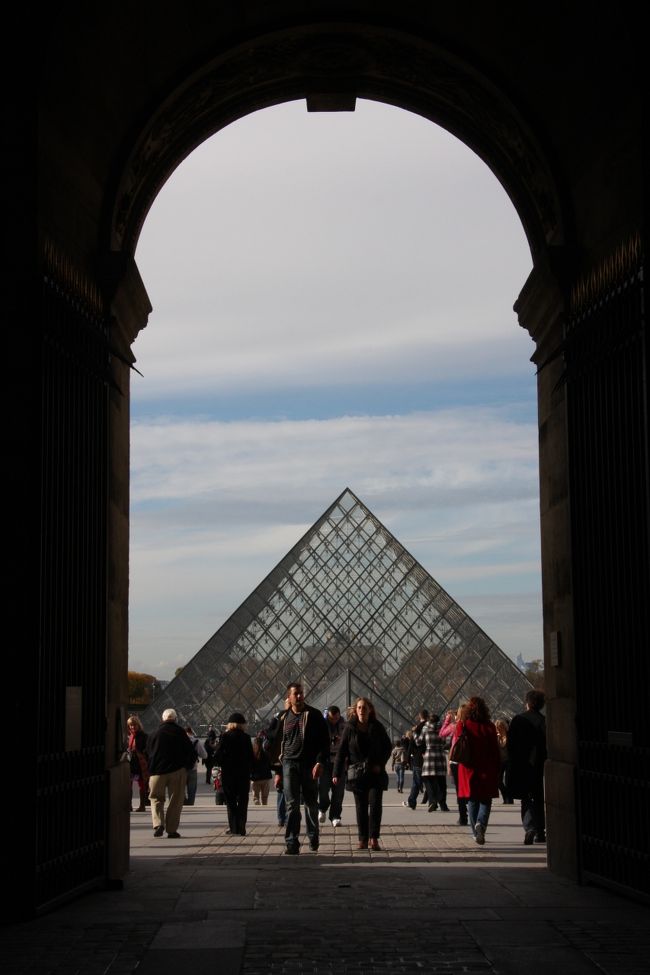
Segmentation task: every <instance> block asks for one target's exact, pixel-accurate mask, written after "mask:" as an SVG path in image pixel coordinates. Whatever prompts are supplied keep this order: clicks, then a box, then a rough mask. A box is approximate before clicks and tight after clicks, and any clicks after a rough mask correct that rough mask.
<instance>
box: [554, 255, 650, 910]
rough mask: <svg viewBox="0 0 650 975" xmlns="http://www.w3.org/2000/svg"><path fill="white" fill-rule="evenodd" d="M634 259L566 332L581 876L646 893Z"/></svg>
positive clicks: (641, 463) (641, 435)
mask: <svg viewBox="0 0 650 975" xmlns="http://www.w3.org/2000/svg"><path fill="white" fill-rule="evenodd" d="M643 285H644V282H643V264H642V262H641V260H640V259H638V258H637V260H636V262H635V263H634V266H632V267H628V268H627V271H626V273H623V274H621V273H619V274H618V275H614V276H613V279H612V276H611V275H610V280H609V282H608V284H607V286H606V287H600V288H597V289H592V293H591V294H590V295H589V300H587V301H583V302H582V304H581V307H580V308H579V309H577V310H576V312H575V313H574V315H573V317H572V319H571V321H570V323H569V325H568V327H567V334H566V359H567V382H568V395H567V404H568V439H569V469H570V477H571V520H572V546H573V559H572V562H573V593H574V613H575V633H576V678H577V721H578V756H579V757H578V803H579V809H578V831H579V846H580V856H581V869H582V871H583V875H584V876H585V877H586V878H592V879H598V880H600V881H602V882H605V883H609V884H613V885H616V886H618V887H621V888H626V889H628V890H630V891H635V892H637V893H643V894H650V846H649V841H648V828H647V816H646V815H645V810H646V809H647V808H648V801H649V800H650V774H649V773H650V737H649V736H650V726H649V724H648V720H647V715H646V708H645V698H646V696H647V689H648V687H649V686H650V655H649V654H648V637H649V634H650V614H649V604H650V570H649V544H648V533H649V526H650V518H649V514H648V504H649V501H648V488H649V483H648V411H647V405H648V404H647V385H646V384H647V354H648V350H647V344H646V332H645V318H644V304H643V298H644V286H643Z"/></svg>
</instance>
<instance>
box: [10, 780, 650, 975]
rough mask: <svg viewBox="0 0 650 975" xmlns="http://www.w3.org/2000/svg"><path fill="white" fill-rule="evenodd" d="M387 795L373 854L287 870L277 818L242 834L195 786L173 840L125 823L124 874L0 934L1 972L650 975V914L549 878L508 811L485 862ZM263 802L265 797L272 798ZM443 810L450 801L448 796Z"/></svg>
mask: <svg viewBox="0 0 650 975" xmlns="http://www.w3.org/2000/svg"><path fill="white" fill-rule="evenodd" d="M402 798H403V797H402V796H401V795H398V794H397V793H396V792H395V790H394V789H391V790H390V791H389V792H388V793H386V796H385V808H384V825H383V828H382V839H381V843H382V847H383V849H382V850H381V852H378V853H373V852H370V851H358V850H357V849H356V830H355V829H354V810H353V806H352V804H351V802H350V799H349V797H347V798H346V805H345V808H344V820H343V821H344V825H343V826H342V827H341V828H340V829H336V830H335V829H333V828H332V827H331V826H330V824H329V823H328V824H326V825H325V826H324V827H322V834H321V846H320V850H319V851H318V853H311V852H310V851H309V849H308V847H307V845H306V844H305V846H304V847H303V851H302V852H301V855H300V856H299V857H287V856H284V843H283V831H282V830H280V829H278V827H277V824H276V816H275V807H274V803H273V805H272V806H271V805H269V806H267V807H257V806H254V805H251V807H250V812H249V824H248V835H247V836H246V837H230V836H226V835H225V828H226V814H225V809H224V808H223V807H220V806H215V804H214V801H213V797H212V794H211V793H210V792H209V791H208V787H207V786H205V785H203V784H202V785H201V786H200V790H199V796H198V799H197V804H196V805H195V806H193V807H185V809H184V810H183V816H182V819H181V825H180V832H181V834H182V838H181V839H180V840H168V839H167V837H163V838H161V839H155V838H154V837H153V832H152V829H151V822H150V817H149V815H148V813H133V815H132V817H131V818H132V831H131V832H132V835H131V857H132V859H131V863H132V869H131V873H130V874H129V876H128V877H127V878H126V881H125V887H124V890H123V891H120V892H112V891H111V892H109V891H95V892H92V893H89V894H87V895H85V896H83V897H80V898H78V899H77V900H75V901H73V902H71V903H69V904H67V905H64V906H63V907H61V908H59V910H57V911H55V912H53V913H51V914H48V915H46V916H44V917H42V918H39V919H37V920H34V921H29V922H25V923H23V924H16V925H7V926H4V927H3V928H2V929H0V951H1V952H2V954H1V956H0V957H1V958H2V971H3V973H6V975H13V973H28V972H34V973H43V975H45V973H53V975H54V973H57V975H73V973H74V975H85V973H88V975H104V973H106V975H122V973H124V975H126V973H130V972H135V971H137V972H138V975H154V973H155V975H167V973H168V972H170V973H171V972H174V973H178V972H181V973H183V975H185V973H187V975H204V973H206V975H207V973H211V975H267V973H269V975H276V973H277V975H285V973H289V972H291V973H298V975H302V973H323V975H328V973H331V975H348V973H356V975H366V973H367V975H370V973H373V975H374V973H376V975H383V973H388V972H393V973H400V972H407V971H408V972H410V973H412V972H414V971H421V972H431V973H443V972H444V973H447V972H449V973H451V972H454V973H459V972H467V973H476V975H482V973H486V975H493V973H494V975H497V973H502V975H511V973H512V975H514V973H517V975H519V973H521V972H525V973H526V975H538V973H542V972H544V973H547V972H549V971H552V970H555V972H557V973H558V975H564V973H568V975H574V973H575V975H583V973H585V975H586V973H592V975H596V973H601V975H602V973H605V975H619V973H620V975H623V973H624V975H641V973H643V975H647V973H648V971H650V908H648V907H647V906H644V905H641V904H638V903H636V902H634V901H629V900H625V899H623V898H620V897H617V896H616V895H614V894H612V893H610V892H608V891H605V890H601V889H599V888H595V887H578V886H576V885H574V884H571V883H569V882H568V881H563V880H561V879H558V878H557V877H554V876H553V875H551V874H550V873H549V872H548V871H547V870H546V866H545V848H544V846H530V847H525V846H524V845H523V843H522V838H523V833H522V830H521V825H520V823H519V810H518V805H515V806H505V805H502V804H501V802H500V800H497V801H496V802H495V805H494V808H493V812H492V817H491V820H490V826H489V829H488V833H487V836H486V844H485V846H484V847H478V846H477V845H476V844H475V843H474V841H473V840H472V838H471V836H470V834H469V832H468V830H467V829H465V828H463V827H459V826H457V825H456V818H457V814H456V812H450V813H440V812H436V813H428V812H427V811H426V806H419V807H418V809H417V811H415V812H412V811H411V810H409V809H405V808H404V807H403V806H402V804H401V800H402ZM272 799H274V797H273V796H272ZM451 799H452V800H453V795H452V797H451Z"/></svg>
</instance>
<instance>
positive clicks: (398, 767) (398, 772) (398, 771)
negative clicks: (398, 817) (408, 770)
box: [395, 762, 404, 792]
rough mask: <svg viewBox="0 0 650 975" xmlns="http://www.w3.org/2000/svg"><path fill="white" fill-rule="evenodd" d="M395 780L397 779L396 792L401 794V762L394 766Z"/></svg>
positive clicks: (402, 774) (402, 782)
mask: <svg viewBox="0 0 650 975" xmlns="http://www.w3.org/2000/svg"><path fill="white" fill-rule="evenodd" d="M395 778H396V779H397V791H398V792H401V791H402V789H403V788H404V766H403V765H402V764H401V762H398V763H397V764H396V765H395Z"/></svg>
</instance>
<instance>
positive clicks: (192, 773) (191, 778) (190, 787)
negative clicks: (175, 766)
mask: <svg viewBox="0 0 650 975" xmlns="http://www.w3.org/2000/svg"><path fill="white" fill-rule="evenodd" d="M197 779H198V776H197V771H196V765H195V766H194V768H191V769H189V770H188V773H187V785H186V786H185V788H186V789H187V800H186V805H188V806H193V805H194V800H195V799H196V787H197Z"/></svg>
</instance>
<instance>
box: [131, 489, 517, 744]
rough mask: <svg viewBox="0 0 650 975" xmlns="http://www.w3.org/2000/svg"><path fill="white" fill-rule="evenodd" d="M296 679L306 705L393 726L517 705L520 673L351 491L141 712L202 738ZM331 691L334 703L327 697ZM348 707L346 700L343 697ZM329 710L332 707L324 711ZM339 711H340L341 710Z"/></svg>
mask: <svg viewBox="0 0 650 975" xmlns="http://www.w3.org/2000/svg"><path fill="white" fill-rule="evenodd" d="M291 680H300V681H302V683H303V684H304V686H305V690H306V692H307V693H306V696H307V699H308V701H312V702H319V706H321V703H322V702H323V701H325V702H328V701H329V703H337V701H336V695H337V694H338V693H339V691H340V689H341V688H347V693H348V694H349V695H353V696H356V695H359V694H365V695H366V696H370V697H371V698H372V699H373V700H374V701H375V704H376V707H377V710H378V713H380V714H381V715H382V717H383V718H384V719H385V720H386V721H388V722H389V723H390V726H391V729H393V728H395V729H396V731H398V730H400V729H399V728H398V727H397V726H398V725H402V726H404V727H405V726H408V724H409V723H410V721H411V720H412V719H413V717H414V716H415V715H416V714H417V712H418V711H419V709H420V708H421V707H423V706H426V707H428V708H429V709H431V710H434V711H436V712H438V713H442V712H443V711H444V710H446V709H447V708H450V707H457V706H458V705H459V704H460V703H462V702H463V701H464V700H466V699H467V698H468V697H470V696H472V695H474V694H478V695H481V696H482V697H485V699H486V701H487V703H488V706H489V708H490V710H491V712H492V714H493V715H497V714H500V713H503V714H507V715H509V714H512V713H515V712H517V711H519V710H520V709H521V705H522V701H523V698H524V696H525V694H526V691H528V690H529V689H530V686H531V685H530V684H529V682H528V681H527V679H526V678H525V677H524V675H523V674H522V673H521V671H520V670H519V669H518V668H517V667H516V666H515V664H514V663H513V662H512V661H511V660H510V658H509V657H507V656H506V655H505V654H504V653H503V651H502V650H500V649H499V647H497V646H496V644H495V643H494V642H493V641H492V640H490V638H489V637H488V636H487V634H486V633H484V632H483V631H482V630H481V629H480V627H478V626H477V624H476V623H475V622H474V621H473V620H472V619H470V617H469V616H468V615H467V614H466V613H465V612H464V611H463V609H462V608H461V607H460V606H459V605H458V603H456V602H455V601H454V600H453V599H452V597H451V596H450V595H449V594H448V593H446V592H445V591H444V590H443V589H442V588H441V587H440V586H439V584H438V583H437V582H436V581H435V579H433V578H432V577H431V576H430V575H429V574H428V573H427V571H426V570H425V569H424V568H423V567H422V566H421V565H420V564H419V563H418V562H416V560H415V559H414V558H413V556H412V555H410V554H409V553H408V552H407V551H406V550H405V549H404V548H403V546H402V545H400V543H399V542H398V541H397V539H396V538H394V536H393V535H391V533H390V532H389V531H388V530H387V529H386V527H385V526H384V525H382V524H381V522H380V521H379V520H378V519H377V518H376V517H375V516H374V515H373V514H372V512H370V511H369V510H368V508H367V507H366V506H365V505H364V504H363V503H362V502H361V501H360V500H359V499H358V498H357V497H356V495H354V494H353V493H352V491H350V490H349V489H346V490H345V491H344V492H343V493H342V494H341V496H340V497H339V498H337V500H336V501H335V502H334V503H333V504H332V505H331V506H330V507H329V508H328V509H327V511H325V513H324V514H323V515H322V516H321V517H320V518H319V519H318V521H317V522H316V523H315V525H313V527H312V528H311V529H310V530H309V531H308V532H307V533H306V534H305V535H304V536H303V538H301V539H300V541H299V542H298V543H297V544H296V545H295V546H294V548H292V549H291V551H290V552H289V553H288V554H287V555H286V556H285V557H284V558H283V559H282V561H281V562H279V564H278V565H277V566H276V567H275V568H274V569H273V571H272V572H271V573H270V574H269V575H268V576H267V578H266V579H264V581H263V582H262V583H261V584H260V585H259V586H258V587H257V589H256V590H255V591H254V592H252V593H251V594H250V596H249V597H248V598H247V599H246V600H245V601H244V603H242V605H241V606H240V607H239V609H237V610H236V611H235V612H234V613H233V614H232V616H231V617H230V618H229V619H228V620H227V621H226V622H225V623H224V624H223V626H221V627H220V628H219V629H218V630H217V632H216V633H215V634H214V635H213V636H212V637H211V638H210V639H209V640H208V642H207V643H206V644H205V646H204V647H202V649H201V650H199V651H198V653H197V654H196V655H195V656H194V657H193V658H192V660H191V661H190V662H189V663H188V664H187V666H186V667H184V668H183V670H182V671H181V673H180V674H179V675H178V677H176V678H175V679H174V680H173V681H171V683H170V684H169V685H168V686H167V687H166V688H165V690H164V691H163V692H162V693H161V694H160V695H159V696H158V698H157V699H156V701H155V702H154V704H152V705H151V706H150V707H149V708H148V709H147V711H145V713H144V714H143V723H144V725H145V728H147V729H151V728H153V727H155V726H156V724H157V723H158V721H159V720H160V716H161V715H162V712H163V711H164V710H165V708H169V707H173V708H175V709H176V711H177V712H178V714H179V720H180V721H181V722H182V723H188V724H191V725H192V726H193V727H194V728H195V729H196V730H197V731H200V730H202V729H204V728H205V727H206V726H207V724H208V723H210V722H212V723H214V724H215V725H216V724H219V723H222V722H224V721H225V720H226V718H227V717H228V714H229V713H230V712H231V711H233V710H239V711H243V712H244V713H245V714H246V717H247V719H248V722H249V726H250V727H251V729H254V730H255V729H257V728H258V727H263V726H264V725H265V724H266V723H267V722H268V720H269V719H270V717H271V716H272V714H273V713H274V712H275V711H276V710H277V709H278V707H279V706H281V704H282V701H283V699H284V693H285V688H286V685H287V683H288V682H289V681H291ZM328 695H329V697H328ZM343 703H347V700H346V701H344V702H343ZM322 706H323V707H324V706H326V705H322ZM339 706H341V705H339Z"/></svg>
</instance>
